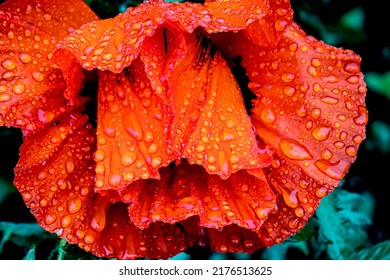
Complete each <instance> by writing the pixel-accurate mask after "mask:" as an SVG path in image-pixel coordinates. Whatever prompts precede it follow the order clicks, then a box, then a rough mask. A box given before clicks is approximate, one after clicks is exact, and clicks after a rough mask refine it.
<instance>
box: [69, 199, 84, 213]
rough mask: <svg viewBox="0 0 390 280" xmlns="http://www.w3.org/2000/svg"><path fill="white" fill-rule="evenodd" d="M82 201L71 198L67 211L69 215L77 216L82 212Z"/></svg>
mask: <svg viewBox="0 0 390 280" xmlns="http://www.w3.org/2000/svg"><path fill="white" fill-rule="evenodd" d="M81 206H82V201H81V199H80V198H78V197H76V198H71V199H69V200H68V201H67V209H68V213H69V214H75V213H77V212H79V211H80V209H81Z"/></svg>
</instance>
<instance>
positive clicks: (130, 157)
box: [122, 152, 137, 167]
mask: <svg viewBox="0 0 390 280" xmlns="http://www.w3.org/2000/svg"><path fill="white" fill-rule="evenodd" d="M136 159H137V155H136V154H135V153H134V152H127V153H124V154H123V155H122V164H123V165H124V166H126V167H127V166H130V165H132V164H133V163H134V162H135V160H136Z"/></svg>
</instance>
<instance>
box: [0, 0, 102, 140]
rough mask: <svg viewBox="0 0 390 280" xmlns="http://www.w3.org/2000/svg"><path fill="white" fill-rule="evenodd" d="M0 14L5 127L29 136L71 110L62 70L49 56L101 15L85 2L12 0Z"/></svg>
mask: <svg viewBox="0 0 390 280" xmlns="http://www.w3.org/2000/svg"><path fill="white" fill-rule="evenodd" d="M0 18H1V20H2V25H1V26H0V50H1V54H0V63H1V66H0V77H1V78H0V125H6V126H15V127H19V128H22V130H23V132H24V134H29V133H32V132H33V131H35V130H37V129H39V128H41V127H42V126H44V125H45V124H46V123H49V122H52V121H53V120H54V119H55V118H56V116H58V115H60V114H62V113H63V112H66V111H69V110H70V108H69V107H67V106H66V105H67V101H66V100H65V98H63V96H62V94H63V92H64V90H65V89H66V84H65V82H64V80H63V77H62V73H61V71H59V70H58V69H53V68H52V67H51V66H50V64H49V60H48V58H47V56H48V55H49V54H50V52H51V51H52V50H53V49H54V46H55V45H56V43H57V42H58V41H59V40H61V39H63V38H64V37H66V36H67V35H69V34H70V33H71V32H72V31H73V30H75V29H76V28H79V27H80V26H81V25H82V24H83V23H86V22H88V21H89V20H92V19H96V16H95V15H94V14H93V12H92V11H91V10H89V8H88V7H87V6H86V5H85V3H83V1H72V3H71V4H69V3H67V2H57V1H35V2H31V1H15V0H13V1H11V0H9V1H6V2H5V3H4V4H2V5H1V7H0ZM78 78H79V79H81V78H80V76H79V77H78ZM73 83H77V81H74V82H73Z"/></svg>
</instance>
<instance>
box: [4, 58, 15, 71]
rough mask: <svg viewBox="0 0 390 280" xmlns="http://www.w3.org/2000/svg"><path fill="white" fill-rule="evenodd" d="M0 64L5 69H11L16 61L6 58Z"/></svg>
mask: <svg viewBox="0 0 390 280" xmlns="http://www.w3.org/2000/svg"><path fill="white" fill-rule="evenodd" d="M1 66H3V68H4V69H6V70H13V69H15V67H16V63H15V62H14V61H12V60H10V59H6V60H3V62H1Z"/></svg>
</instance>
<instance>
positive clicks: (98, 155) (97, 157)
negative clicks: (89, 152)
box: [93, 150, 106, 162]
mask: <svg viewBox="0 0 390 280" xmlns="http://www.w3.org/2000/svg"><path fill="white" fill-rule="evenodd" d="M105 157H106V153H105V152H103V151H102V150H97V151H96V152H95V153H94V154H93V159H94V160H95V161H96V162H101V161H102V160H104V158H105Z"/></svg>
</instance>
